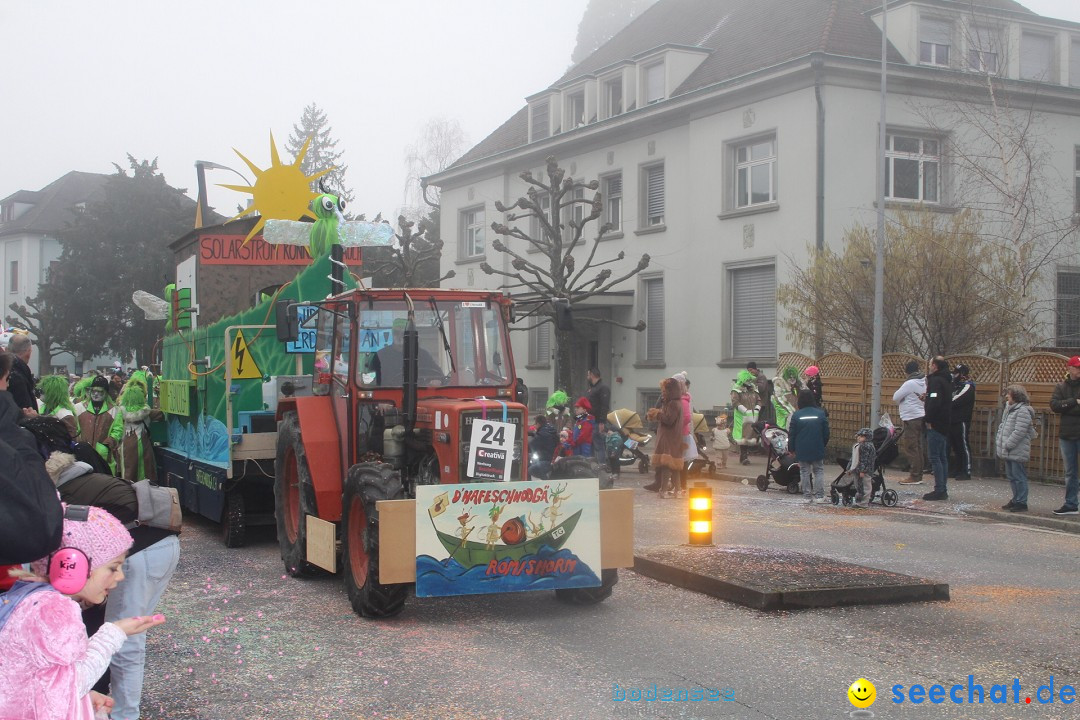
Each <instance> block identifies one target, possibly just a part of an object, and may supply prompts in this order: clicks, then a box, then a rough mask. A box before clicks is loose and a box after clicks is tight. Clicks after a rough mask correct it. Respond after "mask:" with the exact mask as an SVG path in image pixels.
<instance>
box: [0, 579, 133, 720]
mask: <svg viewBox="0 0 1080 720" xmlns="http://www.w3.org/2000/svg"><path fill="white" fill-rule="evenodd" d="M126 638H127V635H126V634H125V633H124V631H123V630H121V629H120V628H119V627H117V626H116V625H114V624H112V623H105V624H104V625H102V626H101V630H99V631H98V632H97V633H95V634H94V636H93V637H92V638H90V639H87V637H86V626H85V625H83V622H82V614H81V612H80V610H79V605H78V604H77V603H76V602H75V601H74V600H72V599H71V598H69V597H67V596H66V595H61V594H60V593H58V592H54V591H52V590H45V591H42V592H36V593H34V594H33V595H30V596H28V597H27V598H25V599H24V600H23V601H22V602H20V603H19V605H18V606H17V607H16V608H15V610H14V611H13V612H12V614H11V617H10V618H9V619H8V622H7V624H6V625H5V626H4V629H3V630H2V631H0V648H3V652H2V653H0V718H4V720H93V718H94V708H93V705H92V704H91V702H90V688H92V687H93V685H94V683H95V682H97V680H98V678H100V677H101V675H102V673H104V672H105V668H107V667H108V665H109V660H110V659H111V658H112V656H113V653H115V652H116V651H117V650H119V649H120V646H121V645H122V644H123V643H124V640H125V639H126Z"/></svg>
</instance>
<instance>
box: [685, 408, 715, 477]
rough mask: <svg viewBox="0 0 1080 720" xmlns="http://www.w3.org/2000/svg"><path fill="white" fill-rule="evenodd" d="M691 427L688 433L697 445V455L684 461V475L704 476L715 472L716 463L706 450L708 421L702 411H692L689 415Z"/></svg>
mask: <svg viewBox="0 0 1080 720" xmlns="http://www.w3.org/2000/svg"><path fill="white" fill-rule="evenodd" d="M690 417H691V423H692V427H691V430H690V434H691V435H693V436H694V443H695V444H696V445H697V453H698V456H697V457H696V458H694V459H693V460H690V461H689V462H687V463H686V467H685V468H684V470H685V472H686V477H706V476H712V475H715V474H716V463H715V462H714V461H713V460H712V459H711V458H710V457H709V455H708V453H707V452H706V450H707V449H708V448H707V447H706V444H705V436H706V435H707V434H708V433H709V432H710V430H709V422H708V421H707V420H706V419H705V415H704V414H703V413H693V414H692V415H691V416H690Z"/></svg>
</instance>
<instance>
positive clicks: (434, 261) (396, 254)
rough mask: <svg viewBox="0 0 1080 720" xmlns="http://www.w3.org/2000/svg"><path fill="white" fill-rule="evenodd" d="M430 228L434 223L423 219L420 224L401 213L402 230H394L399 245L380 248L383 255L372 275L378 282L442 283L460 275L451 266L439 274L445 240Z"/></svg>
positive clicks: (402, 284) (400, 284) (407, 284)
mask: <svg viewBox="0 0 1080 720" xmlns="http://www.w3.org/2000/svg"><path fill="white" fill-rule="evenodd" d="M414 228H416V229H414ZM436 229H437V226H436ZM430 230H431V226H430V224H428V223H426V222H421V223H420V226H419V227H418V228H417V225H416V223H415V222H413V221H412V220H408V219H406V218H405V216H404V215H398V230H397V232H396V233H395V234H394V237H396V238H397V247H392V246H391V247H388V248H378V250H379V251H381V255H382V257H380V258H379V259H377V260H375V261H373V263H372V264H373V265H374V267H375V269H374V271H373V272H372V277H373V278H374V279H375V282H376V285H377V286H382V287H407V288H408V287H438V286H439V284H440V283H441V282H442V281H443V280H449V279H450V278H452V277H454V276H455V275H457V273H456V272H455V271H453V270H450V271H448V272H447V273H446V274H445V275H443V276H442V277H439V258H441V257H442V247H443V241H442V240H441V239H440V238H439V237H437V236H436V237H435V238H432V239H428V237H427V234H428V232H430ZM374 250H376V248H370V249H369V250H368V251H367V252H371V251H374Z"/></svg>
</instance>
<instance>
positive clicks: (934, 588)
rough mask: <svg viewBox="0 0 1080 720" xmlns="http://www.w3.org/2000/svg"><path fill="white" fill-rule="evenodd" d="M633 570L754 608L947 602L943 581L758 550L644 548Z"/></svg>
mask: <svg viewBox="0 0 1080 720" xmlns="http://www.w3.org/2000/svg"><path fill="white" fill-rule="evenodd" d="M634 571H635V572H637V573H639V574H641V575H645V576H648V577H651V578H654V579H656V580H662V581H663V582H667V583H671V584H672V585H678V586H679V587H684V588H686V589H688V590H694V591H697V592H701V593H705V594H706V595H712V596H713V597H717V598H720V599H721V600H728V601H730V602H734V603H738V604H740V605H745V606H747V607H752V608H756V609H758V610H796V609H806V608H815V607H832V606H835V605H866V604H881V603H907V602H921V601H928V600H948V599H949V586H948V584H946V583H939V582H934V581H932V580H926V579H924V578H918V577H913V576H911V575H900V574H898V573H894V572H889V571H887V570H878V569H876V568H871V567H865V566H862V565H853V564H851V563H845V562H839V561H836V560H830V559H828V558H824V557H820V556H817V555H811V554H809V553H800V552H791V551H788V550H775V549H772V548H761V547H746V546H716V547H693V546H689V545H664V546H656V547H651V548H644V549H640V550H638V551H637V552H636V553H635V555H634Z"/></svg>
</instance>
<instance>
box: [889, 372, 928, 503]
mask: <svg viewBox="0 0 1080 720" xmlns="http://www.w3.org/2000/svg"><path fill="white" fill-rule="evenodd" d="M904 372H906V373H907V380H905V381H904V384H903V385H901V386H900V389H899V390H897V391H896V392H894V393H893V396H892V399H893V402H894V403H896V404H897V405H898V406H899V407H900V420H902V421H903V423H904V434H903V435H901V436H900V449H901V450H902V451H903V453H904V454H905V455H906V456H907V458H908V462H910V463H911V473H910V474H909V475H908V476H907V477H906V478H904V479H903V480H901V481H900V484H901V485H922V472H923V464H924V463H925V462H926V460H925V458H926V426H925V423H924V421H923V416H924V415H925V412H926V411H925V410H924V408H923V395H925V394H926V376H925V375H923V374H922V373H921V372H919V361H918V360H912V361H910V362H909V363H908V364H907V365H905V366H904Z"/></svg>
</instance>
